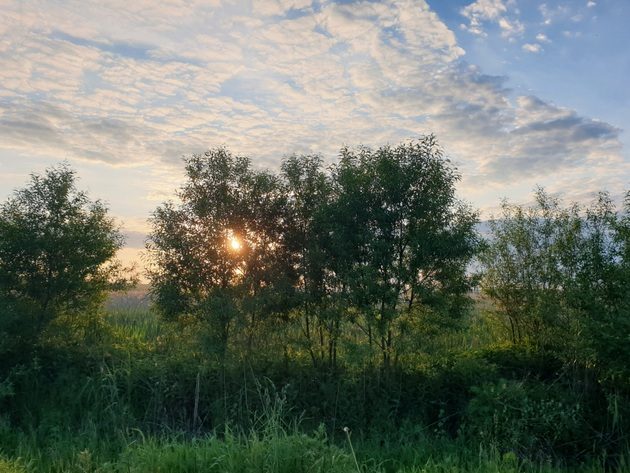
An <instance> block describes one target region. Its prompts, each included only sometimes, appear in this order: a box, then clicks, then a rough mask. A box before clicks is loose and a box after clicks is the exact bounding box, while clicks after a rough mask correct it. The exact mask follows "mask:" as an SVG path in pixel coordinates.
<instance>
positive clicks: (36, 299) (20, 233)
mask: <svg viewBox="0 0 630 473" xmlns="http://www.w3.org/2000/svg"><path fill="white" fill-rule="evenodd" d="M123 242H124V239H123V236H122V234H121V233H120V231H119V229H118V227H117V226H116V224H115V222H114V220H113V219H112V218H111V217H109V216H108V215H107V207H106V206H105V205H104V204H103V203H102V202H101V201H99V200H96V201H91V200H90V199H89V198H88V196H87V195H86V194H85V193H84V192H81V191H79V190H77V188H76V175H75V172H74V171H73V170H72V169H71V168H70V167H69V166H68V165H67V164H61V165H59V166H56V167H52V168H49V169H47V170H46V171H45V172H44V174H43V175H37V174H33V175H31V181H30V185H28V186H27V187H25V188H23V189H19V190H17V191H15V192H14V194H13V195H12V196H11V197H10V198H9V199H8V200H7V201H6V202H5V203H4V204H3V205H2V206H1V207H0V298H2V300H3V301H4V304H6V305H7V309H6V310H5V311H4V313H3V314H2V315H5V318H6V319H7V320H8V319H9V317H10V315H11V314H13V320H14V321H15V320H16V314H20V315H23V314H30V315H31V318H32V320H30V321H29V324H30V330H31V331H32V333H33V334H34V335H37V334H39V333H40V332H41V331H42V330H43V329H44V328H45V326H46V325H47V324H48V323H49V322H50V321H51V320H53V319H54V318H55V317H57V316H58V315H60V314H62V313H72V314H79V313H81V312H82V311H87V310H89V309H91V308H93V307H94V306H95V305H97V304H98V303H100V302H102V300H103V298H104V296H105V294H106V292H107V291H109V290H112V289H119V288H122V287H123V286H124V285H125V284H127V283H129V282H130V280H128V279H125V278H124V277H123V276H122V268H121V266H120V264H119V263H118V262H117V261H115V259H114V257H115V255H116V252H117V251H118V250H119V249H120V248H121V247H122V245H123ZM17 318H22V317H17Z"/></svg>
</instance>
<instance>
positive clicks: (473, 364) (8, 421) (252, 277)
mask: <svg viewBox="0 0 630 473" xmlns="http://www.w3.org/2000/svg"><path fill="white" fill-rule="evenodd" d="M185 166H186V180H185V182H184V184H183V186H182V187H181V188H180V189H179V192H178V200H177V201H176V202H168V203H165V204H163V205H161V206H160V207H158V208H157V209H156V211H155V212H154V213H153V215H152V216H151V219H150V223H151V226H152V227H151V228H152V231H151V234H150V237H149V240H148V244H147V245H148V255H149V257H150V259H149V262H150V267H149V277H150V280H151V288H150V292H151V301H152V302H151V306H150V307H149V306H148V305H145V304H144V303H140V302H139V301H138V300H134V299H133V298H129V297H128V298H127V299H121V298H118V299H117V302H115V303H112V302H111V301H110V303H109V306H108V307H107V308H106V309H105V310H103V308H102V306H100V305H99V301H102V297H103V295H104V291H105V290H110V289H111V288H112V287H113V286H112V284H113V283H115V282H119V283H120V282H121V279H120V273H119V271H118V269H116V266H115V265H114V266H111V265H109V263H108V262H110V261H111V260H112V257H113V255H114V253H115V251H116V249H118V248H119V247H120V245H121V242H122V240H121V237H120V234H119V233H118V231H117V229H116V228H115V225H114V223H113V221H112V220H111V219H110V218H109V217H108V216H107V212H106V209H105V207H104V206H103V205H102V204H101V203H99V202H98V201H97V202H92V201H90V200H89V199H87V197H86V196H85V194H83V193H81V192H79V191H77V190H76V188H75V180H74V174H73V172H72V171H71V170H69V169H68V168H67V167H60V168H53V169H52V170H50V171H48V172H47V173H46V174H45V175H44V176H34V177H33V179H32V182H31V184H30V185H29V186H28V187H27V188H25V189H23V190H20V191H17V192H16V194H14V196H13V197H11V198H10V199H9V201H7V203H5V204H4V206H3V207H2V210H1V211H0V236H1V237H2V238H0V276H1V277H0V300H2V304H3V305H2V311H1V312H0V337H1V338H0V361H1V363H0V471H2V468H5V469H8V471H22V470H20V468H22V466H20V465H24V462H20V461H18V460H13V459H15V458H17V457H20V456H21V457H26V458H28V459H31V460H32V463H31V467H32V468H33V469H35V471H83V472H84V471H129V470H131V471H158V470H159V468H165V469H168V470H169V471H201V469H202V468H206V469H208V471H214V470H212V468H214V469H215V470H217V471H219V470H220V471H249V470H247V468H249V469H250V470H251V471H259V470H260V469H263V470H268V471H280V470H281V469H282V468H285V469H286V471H327V469H328V470H331V471H335V470H334V469H335V468H337V470H338V471H348V470H349V469H352V468H354V469H358V468H359V469H360V468H363V471H392V472H393V471H425V470H426V471H434V470H435V471H447V470H457V471H529V469H530V468H531V469H536V470H537V471H542V470H541V468H549V469H551V468H552V464H553V465H556V466H557V465H559V464H565V465H568V467H569V468H570V469H572V470H575V469H576V468H577V465H578V464H579V463H590V464H594V465H597V466H598V467H606V468H619V469H620V471H625V470H624V468H627V463H626V460H625V458H627V455H628V432H630V408H629V406H630V371H629V370H628V368H627V363H626V361H627V360H628V358H629V355H630V338H629V337H630V335H629V334H630V290H629V287H630V194H629V195H628V196H626V200H625V202H624V203H623V204H622V206H621V207H617V206H615V204H614V203H613V201H612V199H611V197H610V196H609V195H608V194H605V193H602V194H600V195H599V196H598V197H597V199H596V200H595V201H594V202H593V203H592V204H590V205H588V206H580V205H577V204H569V205H565V204H563V203H562V201H561V200H560V199H559V198H556V197H552V196H550V195H549V194H547V193H545V192H544V191H543V190H538V191H537V192H536V194H535V199H534V202H533V204H531V205H527V206H523V205H513V204H509V203H507V202H506V203H504V204H503V205H502V210H501V213H500V214H499V215H498V216H496V218H494V219H493V220H492V221H491V222H490V225H489V227H490V232H489V235H488V237H487V238H486V239H485V240H483V241H482V239H481V238H480V236H479V234H478V232H477V228H478V224H477V213H476V212H475V211H474V210H472V209H471V208H470V207H469V206H468V205H467V204H465V203H464V202H462V201H460V200H458V199H457V197H456V193H455V191H456V184H457V182H458V180H459V174H458V172H457V170H456V169H455V167H454V166H453V165H452V164H451V163H450V162H449V161H448V160H447V159H446V158H445V157H444V156H443V155H442V152H441V150H440V148H439V146H438V145H437V143H436V142H435V139H434V138H433V137H431V136H429V137H426V138H424V139H421V140H419V141H417V142H412V143H408V144H402V145H399V146H395V147H389V146H386V147H382V148H379V149H376V150H371V149H367V148H358V149H345V148H344V149H342V151H341V153H340V159H339V160H338V162H337V163H335V164H334V165H332V166H330V167H325V166H324V163H323V160H322V159H321V158H320V157H318V156H291V157H288V158H286V159H284V161H283V162H282V165H281V167H280V169H279V171H278V172H277V173H271V172H269V171H264V170H259V169H256V168H255V167H254V166H253V165H252V163H251V162H250V161H249V159H247V158H244V157H238V156H234V155H232V154H231V153H230V152H229V151H228V150H226V149H214V150H210V151H208V152H207V153H204V154H201V155H194V156H191V157H189V158H187V159H186V161H185ZM99 307H100V308H99ZM85 321H89V324H88V325H89V326H88V325H86V322H85ZM18 322H19V323H18ZM20 347H26V348H27V349H26V350H22V349H21V348H20ZM298 420H299V421H298ZM346 426H347V427H349V428H350V429H351V431H352V432H353V434H352V435H353V436H352V439H353V441H354V442H355V446H356V447H357V452H356V454H357V457H358V458H355V457H354V456H353V455H354V452H353V451H349V450H345V451H342V450H339V449H338V448H337V447H336V446H335V445H331V444H335V443H336V444H337V446H339V445H340V444H341V443H343V445H345V446H347V445H348V443H347V442H348V440H349V432H345V431H344V430H343V428H344V427H346ZM313 431H314V432H315V433H314V434H313V435H312V436H305V435H303V433H301V432H313ZM206 435H210V437H205V436H206ZM201 437H204V440H200V438H201ZM3 455H4V456H5V457H6V458H11V459H12V460H7V461H4V460H3ZM369 459H371V460H369ZM26 463H28V462H26ZM543 464H544V465H545V466H541V465H543ZM283 465H284V466H283ZM440 465H441V466H440ZM27 466H28V465H27ZM318 468H319V470H318ZM414 468H415V470H414ZM432 468H433V469H434V470H433V469H432ZM439 468H443V469H442V470H439Z"/></svg>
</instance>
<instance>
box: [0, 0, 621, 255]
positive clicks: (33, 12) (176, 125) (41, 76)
mask: <svg viewBox="0 0 630 473" xmlns="http://www.w3.org/2000/svg"><path fill="white" fill-rule="evenodd" d="M0 8H1V9H2V15H0V84H1V85H0V198H5V197H6V196H7V195H9V193H10V192H11V190H12V189H14V188H16V187H19V186H22V185H24V184H25V183H26V181H27V179H28V174H29V173H30V172H40V171H42V170H43V169H45V168H46V167H48V166H50V165H52V164H54V163H56V162H59V161H60V160H64V159H65V160H68V161H69V162H70V163H71V164H72V165H73V166H74V167H75V168H76V169H77V171H78V173H79V175H80V178H81V181H80V185H81V187H83V188H86V189H88V190H89V192H90V194H91V195H92V196H93V197H99V198H102V199H104V200H105V201H107V202H108V203H109V205H110V208H111V211H112V213H113V214H114V215H115V216H116V217H117V218H118V219H119V220H120V221H121V222H122V225H123V228H124V230H125V231H126V232H127V234H128V235H129V240H128V248H127V249H126V250H125V252H124V254H123V255H122V256H123V257H124V258H125V259H134V258H137V256H138V252H139V250H140V248H141V247H142V240H143V238H144V235H145V234H146V232H147V230H148V225H147V222H146V219H147V217H148V215H149V213H150V212H151V211H152V210H153V209H154V208H155V207H156V206H157V205H158V204H159V203H160V202H161V201H163V200H165V199H167V198H171V197H172V196H173V191H174V189H175V188H176V187H177V186H178V185H179V184H180V183H181V181H182V177H183V176H182V165H181V156H182V155H183V154H187V153H193V152H202V151H204V150H205V149H207V148H209V147H213V146H220V145H225V146H228V147H229V148H230V149H231V150H232V151H233V152H235V153H239V154H246V155H248V156H249V157H251V159H252V160H253V162H254V164H255V165H257V166H260V167H267V168H272V169H273V168H277V167H278V165H279V163H280V161H281V159H282V157H283V156H286V155H288V154H291V153H320V154H322V155H323V156H324V157H325V158H326V160H327V161H328V162H334V160H335V158H336V156H337V152H338V150H339V148H340V147H341V146H343V145H349V146H354V145H359V144H364V145H368V146H378V145H382V144H385V143H398V142H400V141H403V140H408V139H413V138H414V137H418V136H420V135H422V134H426V133H435V134H436V135H437V137H438V139H439V140H440V142H441V143H442V145H443V147H444V148H445V150H446V153H447V154H448V155H449V156H450V157H451V158H452V159H453V160H454V161H455V162H456V163H457V165H458V166H459V168H460V169H461V171H462V173H463V175H464V178H463V180H462V182H461V185H460V187H459V194H460V196H461V197H463V198H465V199H467V200H469V201H470V202H472V204H473V205H475V206H476V207H478V208H480V209H482V211H483V216H484V217H488V216H490V215H491V214H492V212H493V211H494V210H496V207H497V205H498V203H499V201H500V199H501V198H504V197H507V198H509V199H510V200H512V201H515V202H525V201H527V200H528V199H529V198H530V195H531V191H532V189H533V188H534V187H535V186H536V185H543V186H545V187H546V188H547V189H548V190H549V191H551V192H557V193H561V194H562V195H564V197H565V198H566V199H567V200H577V201H585V200H588V199H590V198H592V196H593V193H594V192H596V191H598V190H601V189H606V190H608V191H610V192H611V193H612V194H613V196H614V197H615V198H617V199H619V198H620V197H621V196H622V194H623V191H624V190H625V189H628V188H629V187H630V185H629V184H630V152H629V151H628V140H629V139H630V134H629V131H628V130H630V87H628V85H627V82H628V78H629V77H630V54H629V53H628V52H627V45H628V44H630V29H628V28H627V23H628V20H630V2H628V1H627V0H590V1H589V0H572V1H547V2H536V1H533V0H476V1H472V0H466V1H463V0H462V1H438V0H428V1H425V0H386V1H378V2H376V1H374V2H371V1H359V2H354V1H346V0H344V1H340V2H335V1H328V0H261V1H256V0H251V1H238V0H237V1H233V0H204V1H198V0H163V1H160V2H154V1H149V0H137V1H134V2H129V1H122V0H111V1H89V0H59V1H53V0H49V1H43V2H35V1H32V2H31V1H24V2H15V1H7V2H2V0H0Z"/></svg>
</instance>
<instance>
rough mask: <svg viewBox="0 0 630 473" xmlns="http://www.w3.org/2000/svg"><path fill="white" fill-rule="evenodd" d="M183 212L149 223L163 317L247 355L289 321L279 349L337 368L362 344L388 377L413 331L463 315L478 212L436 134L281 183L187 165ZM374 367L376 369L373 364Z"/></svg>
mask: <svg viewBox="0 0 630 473" xmlns="http://www.w3.org/2000/svg"><path fill="white" fill-rule="evenodd" d="M186 172H187V181H186V184H185V185H184V186H183V187H182V188H181V189H180V191H179V194H178V196H179V199H180V203H179V204H173V203H167V204H165V205H164V206H162V207H160V208H158V209H157V210H156V212H155V213H154V215H153V217H152V219H151V224H152V227H153V231H152V233H151V235H150V237H149V243H148V249H149V259H150V261H151V262H152V263H153V266H152V267H151V270H150V272H149V276H150V279H151V284H152V292H153V295H154V296H155V302H156V306H157V308H158V309H159V310H160V311H161V312H162V313H163V314H164V315H165V316H166V317H171V318H173V317H179V316H182V315H188V316H191V317H193V318H195V319H196V320H200V321H204V326H205V327H207V329H208V335H209V336H210V337H212V345H213V346H214V347H216V349H217V350H218V351H219V352H220V356H221V357H225V356H227V351H228V350H229V347H230V346H233V347H234V349H235V350H236V351H237V353H238V354H239V355H242V356H245V357H246V358H250V357H251V356H252V353H257V352H259V351H260V348H261V347H264V346H265V345H266V344H267V343H268V340H267V339H266V337H260V334H261V333H270V332H279V331H282V326H287V325H292V326H293V327H294V328H295V329H296V330H295V332H296V333H297V332H299V334H300V336H299V338H298V339H297V340H295V342H294V343H291V340H284V341H283V345H284V346H282V347H281V349H282V350H283V351H284V352H288V351H289V350H291V351H294V352H295V354H294V356H302V355H303V354H308V356H309V358H310V359H311V361H312V363H313V365H314V366H316V367H319V366H324V365H325V366H328V367H329V368H332V369H334V368H335V367H336V366H337V365H338V363H339V362H340V357H343V356H346V355H347V354H348V350H350V349H351V348H350V347H346V345H347V344H350V345H351V346H352V347H353V348H354V351H356V350H357V349H358V347H365V348H366V350H364V351H365V353H366V356H365V360H364V362H365V363H367V364H373V363H380V364H381V365H382V366H383V368H385V369H389V368H390V367H391V366H393V365H396V364H397V363H398V362H399V360H400V358H401V357H404V356H405V353H406V352H407V351H409V349H408V348H407V347H408V346H409V344H410V343H413V340H414V337H415V335H414V332H415V331H416V329H417V328H418V327H417V325H418V322H419V321H420V320H422V319H424V318H427V317H433V318H434V319H443V320H444V322H445V323H448V321H450V320H451V319H454V318H458V317H460V316H461V314H462V313H464V312H465V310H466V309H467V308H468V307H469V305H470V299H469V298H468V297H467V292H468V291H469V290H470V288H471V284H472V282H473V281H472V278H471V277H470V275H469V274H467V268H468V266H469V263H470V261H471V259H472V258H473V256H474V255H475V254H476V252H477V251H478V249H479V247H480V242H481V240H480V238H479V236H478V234H477V233H476V230H475V224H476V223H477V214H476V213H475V212H474V211H472V210H471V208H470V206H468V205H466V204H465V203H463V202H461V201H459V200H457V198H456V197H455V184H456V182H457V181H458V180H459V175H458V174H457V172H456V170H455V169H454V167H453V166H452V165H451V164H450V163H449V161H448V160H446V159H444V158H443V157H442V153H441V151H440V149H439V148H438V146H437V144H436V142H435V139H434V138H433V137H427V138H425V139H424V140H422V141H419V142H417V143H411V144H405V145H400V146H397V147H383V148H380V149H378V150H375V151H371V150H369V149H366V148H364V149H359V150H358V151H353V150H350V149H343V150H342V151H341V157H340V160H339V162H338V163H337V164H336V165H334V166H333V167H331V168H330V169H328V170H326V169H324V166H323V162H322V159H321V158H320V157H319V156H292V157H289V158H287V159H285V160H284V161H283V163H282V166H281V171H280V173H279V174H272V173H269V172H267V171H258V170H255V169H253V168H252V166H251V163H250V161H249V160H248V159H247V158H242V157H236V156H233V155H231V154H230V153H229V152H228V151H227V150H225V149H216V150H212V151H209V152H207V153H205V154H202V155H194V156H192V157H190V158H188V159H187V160H186ZM375 357H378V360H377V359H376V358H375Z"/></svg>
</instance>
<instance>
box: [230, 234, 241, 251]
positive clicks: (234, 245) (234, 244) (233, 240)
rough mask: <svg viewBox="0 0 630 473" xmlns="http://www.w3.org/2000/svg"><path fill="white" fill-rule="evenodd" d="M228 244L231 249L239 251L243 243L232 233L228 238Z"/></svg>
mask: <svg viewBox="0 0 630 473" xmlns="http://www.w3.org/2000/svg"><path fill="white" fill-rule="evenodd" d="M229 245H230V249H231V250H232V251H240V250H241V248H243V244H242V243H241V240H239V239H238V238H237V237H236V236H234V235H232V236H230V238H229Z"/></svg>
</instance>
